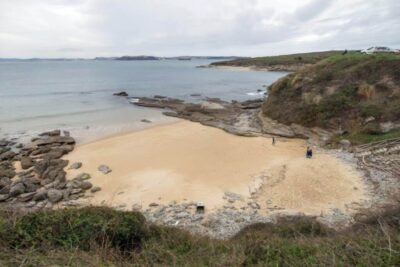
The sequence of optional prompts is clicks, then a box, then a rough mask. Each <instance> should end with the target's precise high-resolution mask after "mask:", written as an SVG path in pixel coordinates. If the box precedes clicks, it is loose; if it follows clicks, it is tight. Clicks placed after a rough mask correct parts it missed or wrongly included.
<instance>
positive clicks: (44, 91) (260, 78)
mask: <svg viewBox="0 0 400 267" xmlns="http://www.w3.org/2000/svg"><path fill="white" fill-rule="evenodd" d="M209 63H211V61H209V60H190V61H179V60H157V61H116V60H73V61H62V60H60V61H44V60H41V61H9V62H5V61H2V62H0V139H1V138H2V137H8V138H9V137H10V136H11V137H13V136H17V137H27V138H28V137H30V136H32V135H34V134H37V133H39V132H42V131H45V130H49V129H56V128H57V129H64V130H68V131H70V132H71V134H72V135H73V136H75V137H78V139H79V141H81V142H84V141H90V140H94V139H96V138H100V137H103V136H107V135H110V134H114V133H120V132H123V131H129V130H132V129H139V128H143V127H147V126H148V125H149V124H146V123H144V122H142V121H141V120H142V119H148V120H151V121H153V124H154V123H163V122H167V121H170V120H173V119H172V118H168V117H166V116H163V115H162V112H161V111H160V110H156V109H150V108H140V107H136V106H134V105H132V104H129V102H128V100H127V99H126V98H123V97H117V96H113V95H112V94H113V93H116V92H119V91H126V92H127V93H128V94H129V95H130V96H153V95H164V96H170V97H176V98H181V99H184V100H187V101H198V99H199V98H202V97H218V98H221V99H224V100H246V99H255V98H259V97H261V96H262V95H260V94H263V92H259V90H263V91H264V90H265V86H268V85H269V84H271V83H272V82H274V81H276V80H277V79H278V78H280V77H282V76H284V75H286V73H285V72H267V71H242V70H232V69H215V68H196V66H199V65H207V64H209ZM192 94H201V97H198V96H191V95H192Z"/></svg>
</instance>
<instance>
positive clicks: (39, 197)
mask: <svg viewBox="0 0 400 267" xmlns="http://www.w3.org/2000/svg"><path fill="white" fill-rule="evenodd" d="M46 198H47V191H46V190H43V189H39V190H38V191H36V194H35V195H34V196H33V200H34V201H42V200H45V199H46Z"/></svg>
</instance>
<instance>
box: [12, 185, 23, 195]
mask: <svg viewBox="0 0 400 267" xmlns="http://www.w3.org/2000/svg"><path fill="white" fill-rule="evenodd" d="M24 192H25V186H24V184H23V183H17V184H15V185H13V186H11V188H10V196H11V197H15V196H18V195H20V194H22V193H24Z"/></svg>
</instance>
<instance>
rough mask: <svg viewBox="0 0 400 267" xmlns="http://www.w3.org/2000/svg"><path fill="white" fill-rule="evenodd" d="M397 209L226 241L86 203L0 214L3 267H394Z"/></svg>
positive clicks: (399, 246) (260, 230) (399, 241)
mask: <svg viewBox="0 0 400 267" xmlns="http://www.w3.org/2000/svg"><path fill="white" fill-rule="evenodd" d="M398 214H399V212H398V210H397V211H395V212H393V213H392V214H391V215H390V216H388V215H386V216H379V217H378V218H379V222H380V223H377V220H378V218H371V219H370V220H369V222H364V223H358V224H357V225H356V226H355V227H353V228H352V229H349V230H347V231H345V232H335V231H333V230H331V229H327V228H326V227H324V226H322V225H321V224H319V223H318V222H316V221H315V220H313V219H311V218H302V217H297V218H293V217H292V218H288V219H281V220H280V221H279V222H278V223H277V224H255V225H252V226H249V227H247V228H246V229H243V230H242V231H241V232H240V233H238V234H237V236H235V237H233V238H232V239H230V240H225V241H224V240H213V239H209V238H206V237H201V236H194V235H191V234H189V233H187V232H186V231H183V230H179V229H176V228H170V227H164V226H155V225H152V224H149V223H147V222H146V221H145V220H144V219H143V216H142V215H141V214H139V213H135V212H122V211H115V210H112V209H108V208H97V207H89V208H83V209H68V210H57V211H48V212H40V213H34V214H28V215H16V214H12V213H9V212H1V213H0V240H1V241H2V242H1V243H0V265H1V266H49V265H60V266H355V265H358V266H398V265H399V264H400V254H399V251H400V231H399V229H400V228H399V226H400V225H399V215H398Z"/></svg>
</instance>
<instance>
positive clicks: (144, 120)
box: [141, 119, 152, 123]
mask: <svg viewBox="0 0 400 267" xmlns="http://www.w3.org/2000/svg"><path fill="white" fill-rule="evenodd" d="M141 122H144V123H152V121H151V120H148V119H143V120H141Z"/></svg>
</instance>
